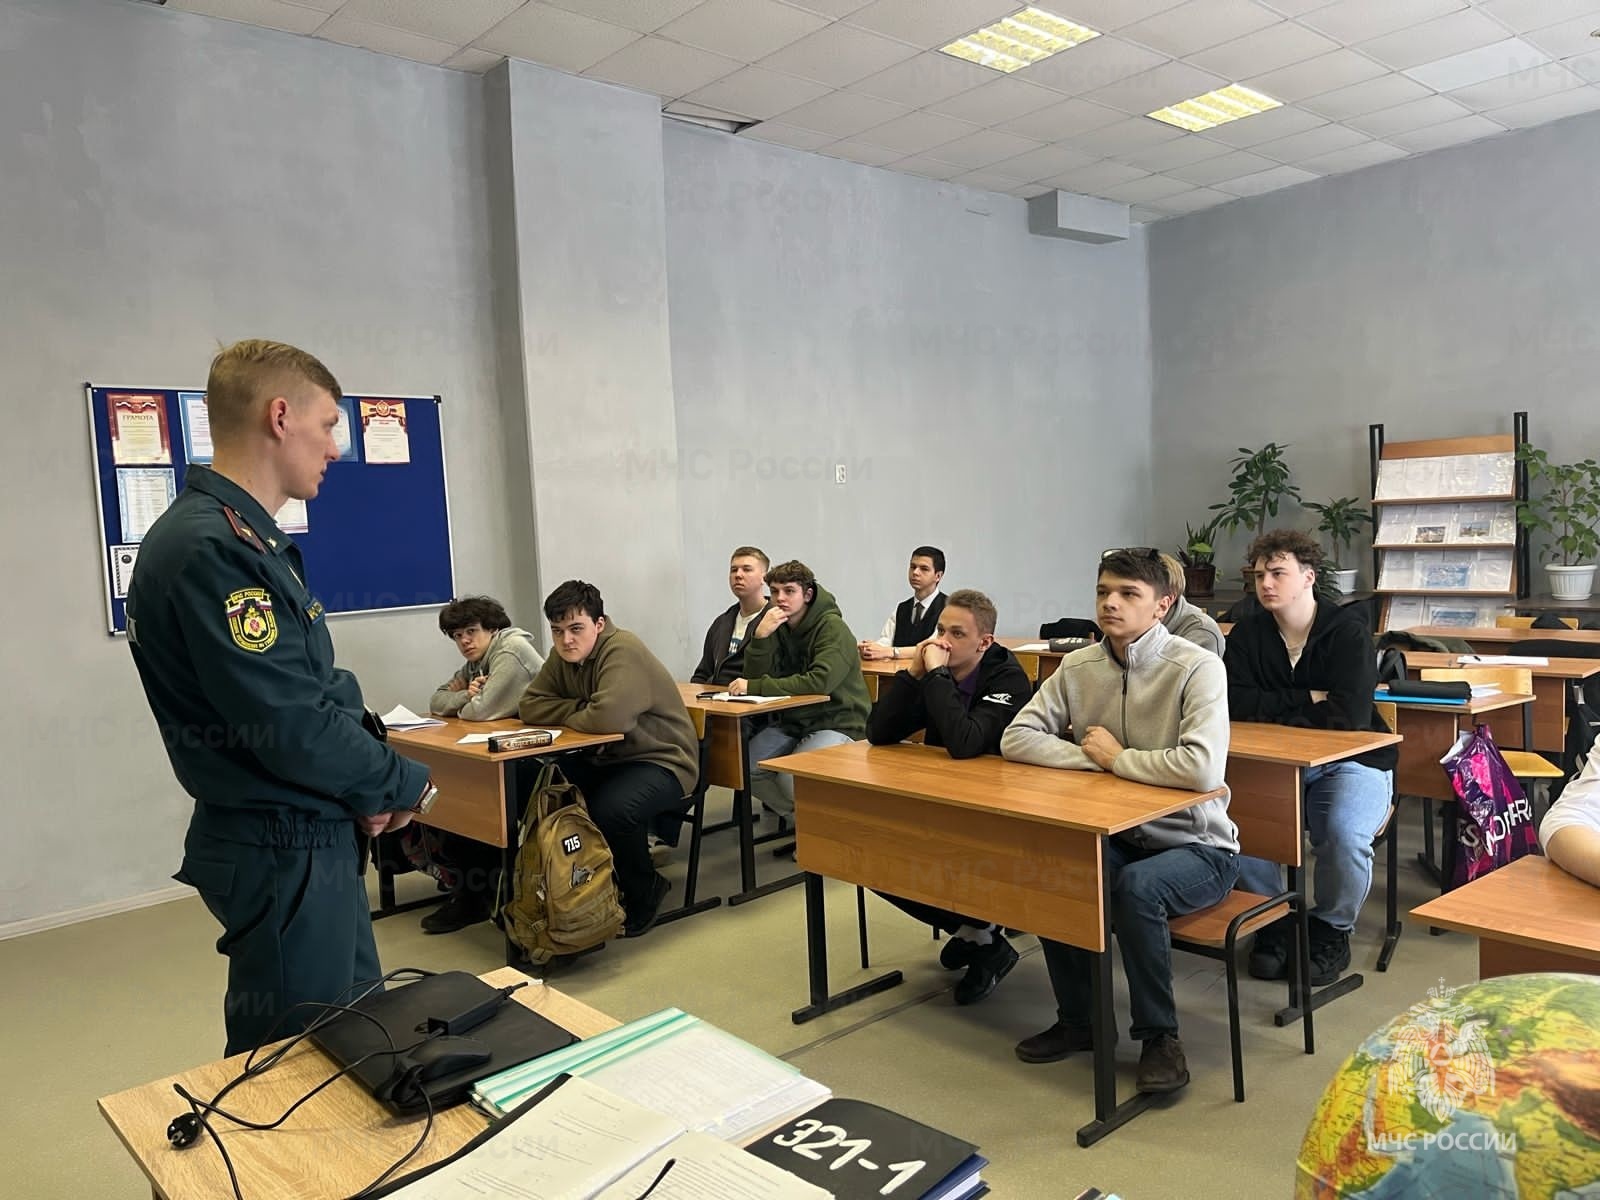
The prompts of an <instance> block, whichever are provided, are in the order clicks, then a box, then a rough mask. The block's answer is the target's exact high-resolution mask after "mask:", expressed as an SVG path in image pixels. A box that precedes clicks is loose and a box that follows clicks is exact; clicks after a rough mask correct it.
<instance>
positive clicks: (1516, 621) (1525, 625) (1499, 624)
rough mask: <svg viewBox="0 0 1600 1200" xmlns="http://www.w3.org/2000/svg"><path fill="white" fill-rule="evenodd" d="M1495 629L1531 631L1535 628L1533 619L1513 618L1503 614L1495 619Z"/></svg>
mask: <svg viewBox="0 0 1600 1200" xmlns="http://www.w3.org/2000/svg"><path fill="white" fill-rule="evenodd" d="M1494 627H1495V628H1496V629H1531V628H1533V618H1532V617H1512V616H1507V615H1505V614H1502V615H1500V616H1498V617H1496V618H1495V619H1494Z"/></svg>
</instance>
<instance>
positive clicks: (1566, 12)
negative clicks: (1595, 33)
mask: <svg viewBox="0 0 1600 1200" xmlns="http://www.w3.org/2000/svg"><path fill="white" fill-rule="evenodd" d="M1478 7H1480V8H1482V9H1483V11H1484V12H1486V13H1488V14H1489V15H1490V16H1491V17H1493V18H1494V19H1495V20H1497V21H1499V22H1500V23H1501V24H1503V25H1505V26H1506V27H1507V28H1508V29H1510V30H1512V31H1513V32H1514V33H1527V32H1528V31H1529V30H1533V29H1548V28H1549V27H1550V26H1552V25H1559V24H1561V23H1562V22H1563V21H1571V20H1574V19H1576V18H1579V17H1584V18H1591V19H1592V18H1593V17H1594V16H1595V14H1596V13H1600V4H1596V3H1595V0H1479V5H1478ZM1591 28H1592V26H1591Z"/></svg>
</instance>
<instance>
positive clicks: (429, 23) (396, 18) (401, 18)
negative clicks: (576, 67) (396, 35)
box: [339, 0, 522, 46]
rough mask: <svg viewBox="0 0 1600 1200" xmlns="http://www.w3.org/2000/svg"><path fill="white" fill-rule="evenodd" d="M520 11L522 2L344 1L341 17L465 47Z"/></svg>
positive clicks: (487, 0)
mask: <svg viewBox="0 0 1600 1200" xmlns="http://www.w3.org/2000/svg"><path fill="white" fill-rule="evenodd" d="M521 7H522V0H454V3H451V4H436V3H434V2H433V0H345V5H344V7H343V8H341V9H340V10H339V15H340V16H343V17H354V18H356V20H358V21H371V22H373V24H375V25H392V26H394V27H395V28H396V29H405V30H409V31H410V32H411V33H420V34H422V35H423V36H424V37H431V38H433V39H435V40H436V41H441V42H454V43H455V44H456V45H458V46H464V45H466V43H468V42H470V41H472V40H473V39H474V38H476V37H478V36H479V35H480V34H482V33H484V32H486V31H487V30H489V29H492V28H493V27H494V26H496V25H498V24H499V23H500V22H501V21H503V20H505V18H506V17H508V16H510V15H511V13H512V12H514V11H515V10H516V9H518V8H521Z"/></svg>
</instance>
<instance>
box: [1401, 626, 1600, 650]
mask: <svg viewBox="0 0 1600 1200" xmlns="http://www.w3.org/2000/svg"><path fill="white" fill-rule="evenodd" d="M1405 632H1407V633H1414V634H1416V635H1417V636H1418V637H1433V638H1460V639H1462V640H1464V641H1466V642H1468V643H1469V644H1470V645H1471V646H1472V648H1473V649H1474V650H1477V651H1480V652H1482V653H1484V654H1515V653H1516V652H1517V650H1516V646H1517V643H1518V642H1549V641H1556V642H1578V643H1585V644H1588V645H1591V646H1594V645H1600V629H1566V628H1561V629H1501V628H1499V627H1497V626H1483V625H1474V626H1471V627H1465V626H1458V625H1414V626H1412V627H1411V628H1410V629H1407V630H1406V631H1405Z"/></svg>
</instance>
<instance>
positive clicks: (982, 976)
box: [956, 933, 1018, 1004]
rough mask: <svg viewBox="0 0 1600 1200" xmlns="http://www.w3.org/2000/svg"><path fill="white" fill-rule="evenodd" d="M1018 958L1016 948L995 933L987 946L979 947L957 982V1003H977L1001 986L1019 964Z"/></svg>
mask: <svg viewBox="0 0 1600 1200" xmlns="http://www.w3.org/2000/svg"><path fill="white" fill-rule="evenodd" d="M1017 958H1018V954H1017V951H1016V948H1015V947H1013V946H1012V945H1011V943H1010V942H1008V941H1006V940H1005V938H1003V937H1001V936H1000V935H999V934H998V933H997V934H995V935H994V940H993V941H992V942H990V943H989V944H988V945H987V946H979V947H978V948H977V953H976V954H975V955H973V958H972V965H971V966H969V967H968V968H967V973H966V975H965V976H964V977H963V978H962V980H961V982H960V983H958V984H956V1003H957V1004H976V1003H977V1002H978V1001H979V1000H982V999H983V998H984V997H985V996H987V995H988V994H989V993H990V992H992V991H994V989H995V988H997V987H999V986H1000V981H1001V980H1002V979H1004V978H1005V977H1006V975H1007V974H1008V973H1009V972H1010V970H1011V968H1012V967H1014V966H1016V965H1017Z"/></svg>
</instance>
